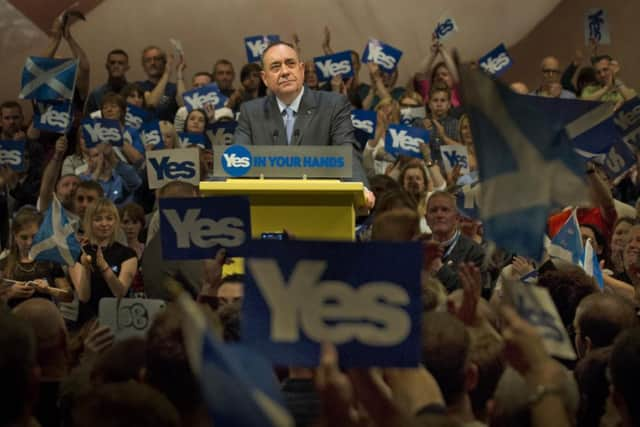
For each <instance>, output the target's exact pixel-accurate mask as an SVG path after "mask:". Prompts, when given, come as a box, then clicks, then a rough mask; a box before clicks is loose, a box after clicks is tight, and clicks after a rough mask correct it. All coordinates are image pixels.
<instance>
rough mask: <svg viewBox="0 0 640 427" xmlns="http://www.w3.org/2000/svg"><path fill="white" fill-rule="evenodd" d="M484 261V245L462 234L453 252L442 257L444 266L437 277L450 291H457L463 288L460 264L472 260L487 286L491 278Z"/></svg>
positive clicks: (483, 284) (484, 284)
mask: <svg viewBox="0 0 640 427" xmlns="http://www.w3.org/2000/svg"><path fill="white" fill-rule="evenodd" d="M484 261H485V254H484V249H482V246H480V245H479V244H477V243H476V242H474V241H473V240H471V239H470V238H468V237H467V236H465V235H461V236H460V239H458V243H457V244H456V245H455V246H454V248H453V250H452V251H451V253H450V254H449V255H448V256H446V257H444V258H442V263H443V266H442V268H441V269H440V270H439V271H438V273H437V274H436V277H437V278H438V279H439V280H440V281H441V282H442V284H443V285H444V286H445V288H447V291H448V292H452V291H455V290H456V289H458V288H462V285H461V284H460V279H459V278H458V265H459V264H460V263H461V262H472V263H474V264H475V265H476V266H477V267H478V268H479V269H480V272H481V274H482V282H483V283H482V286H483V287H485V286H487V285H488V280H489V279H488V275H487V270H486V264H485V262H484Z"/></svg>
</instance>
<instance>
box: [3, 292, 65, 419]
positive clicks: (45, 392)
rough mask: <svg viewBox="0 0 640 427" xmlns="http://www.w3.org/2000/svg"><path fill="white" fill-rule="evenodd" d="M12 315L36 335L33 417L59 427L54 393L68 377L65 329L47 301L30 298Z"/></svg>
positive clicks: (55, 308) (51, 304)
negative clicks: (37, 381)
mask: <svg viewBox="0 0 640 427" xmlns="http://www.w3.org/2000/svg"><path fill="white" fill-rule="evenodd" d="M13 314H15V316H16V317H18V318H20V319H22V320H24V321H25V322H26V323H28V324H29V325H30V326H31V328H32V329H33V332H34V333H35V335H36V345H37V349H38V350H37V361H38V366H39V367H40V372H41V374H40V393H39V398H38V404H37V405H36V407H35V409H34V416H35V418H36V419H37V420H38V422H39V423H40V424H41V425H42V426H43V427H47V426H59V425H60V413H59V408H58V404H57V403H58V390H59V388H60V382H61V381H62V380H64V379H65V378H66V376H67V374H68V356H69V354H68V350H67V340H68V337H67V328H66V326H65V324H64V319H63V318H62V315H61V314H60V310H58V308H57V307H56V306H55V304H54V303H52V302H51V301H49V300H46V299H43V298H31V299H29V300H27V301H25V302H23V303H22V304H20V305H18V306H17V307H16V308H15V309H14V310H13Z"/></svg>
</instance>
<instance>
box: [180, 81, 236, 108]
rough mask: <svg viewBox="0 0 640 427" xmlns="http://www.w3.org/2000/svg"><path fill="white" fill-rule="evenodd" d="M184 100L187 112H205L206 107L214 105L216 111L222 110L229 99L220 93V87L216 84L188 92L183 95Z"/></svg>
mask: <svg viewBox="0 0 640 427" xmlns="http://www.w3.org/2000/svg"><path fill="white" fill-rule="evenodd" d="M182 98H183V99H184V106H185V108H186V109H187V111H191V110H195V109H200V110H203V109H204V108H205V105H212V106H213V107H214V109H218V108H222V107H224V103H225V102H227V99H228V98H227V97H226V96H224V95H223V94H222V92H220V89H219V88H218V85H217V84H215V83H211V84H208V85H206V86H202V87H199V88H196V89H192V90H188V91H186V92H185V93H184V94H183V95H182Z"/></svg>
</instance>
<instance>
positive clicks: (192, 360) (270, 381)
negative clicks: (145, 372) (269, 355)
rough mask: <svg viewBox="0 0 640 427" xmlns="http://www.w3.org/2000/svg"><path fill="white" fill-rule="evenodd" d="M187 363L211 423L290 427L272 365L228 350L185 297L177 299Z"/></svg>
mask: <svg viewBox="0 0 640 427" xmlns="http://www.w3.org/2000/svg"><path fill="white" fill-rule="evenodd" d="M177 302H178V306H179V307H180V310H181V311H182V315H183V316H182V318H183V321H182V333H183V336H184V345H185V349H186V351H187V356H188V358H189V364H190V365H191V369H192V370H193V372H194V374H195V376H196V377H197V378H198V379H199V381H200V386H201V388H202V393H203V396H204V399H205V401H206V403H207V407H208V409H209V414H210V416H211V418H212V420H213V424H214V425H219V426H235V427H257V426H271V427H285V426H287V427H288V426H293V425H294V422H293V418H292V417H291V415H290V414H289V413H288V412H287V410H286V409H285V405H284V402H283V400H282V397H281V395H280V391H279V387H278V385H277V383H276V381H275V376H274V374H273V369H272V367H271V364H270V363H269V362H267V361H266V360H265V359H263V358H262V357H261V356H260V355H259V354H257V353H256V352H253V351H250V350H248V349H247V348H245V347H242V346H240V345H236V346H230V345H227V344H224V343H222V342H220V341H219V340H218V339H216V338H215V337H214V336H213V334H212V333H211V331H210V330H208V329H207V322H206V319H205V317H204V316H203V314H202V312H201V311H200V310H199V308H198V307H197V306H196V304H195V303H194V302H193V300H192V299H191V298H190V297H189V296H188V295H187V294H186V293H185V292H183V293H181V294H180V296H179V297H178V299H177Z"/></svg>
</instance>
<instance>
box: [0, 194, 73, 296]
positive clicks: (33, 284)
mask: <svg viewBox="0 0 640 427" xmlns="http://www.w3.org/2000/svg"><path fill="white" fill-rule="evenodd" d="M41 222H42V216H41V215H40V214H39V213H38V212H37V211H36V210H35V209H34V208H31V207H24V208H22V209H20V210H19V211H18V212H17V214H16V216H15V218H14V219H13V222H12V224H11V240H12V241H11V248H10V249H9V254H8V256H7V257H6V258H4V259H3V260H2V261H0V277H1V278H2V283H1V284H0V286H2V287H8V288H9V289H8V291H7V292H6V294H4V299H5V300H7V302H8V304H9V306H10V307H15V306H16V305H18V304H20V303H21V302H23V301H25V300H27V299H29V298H33V297H39V298H46V299H52V298H55V299H56V300H58V301H62V302H70V301H73V291H72V289H71V286H70V285H69V282H68V281H67V279H66V278H65V274H64V272H63V271H62V268H60V266H59V265H58V264H55V263H53V262H51V261H40V260H38V261H36V260H34V259H32V258H31V257H30V256H29V251H30V250H31V246H32V244H33V238H34V236H35V235H36V233H37V232H38V228H39V227H40V223H41Z"/></svg>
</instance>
